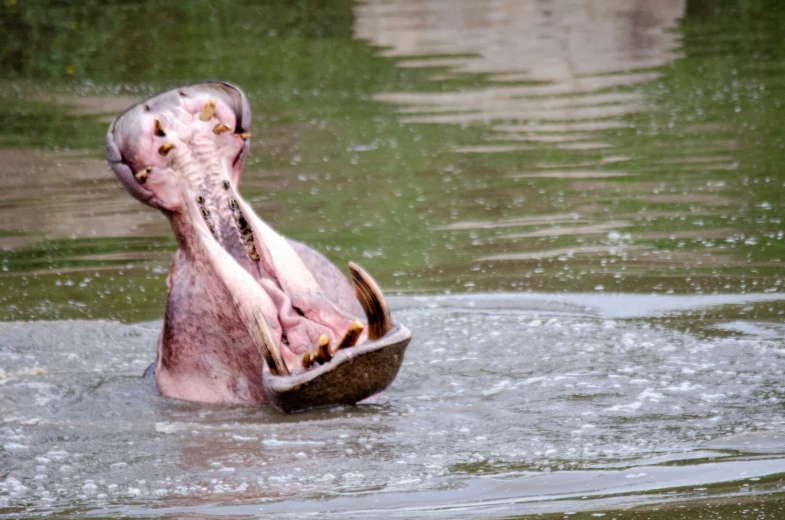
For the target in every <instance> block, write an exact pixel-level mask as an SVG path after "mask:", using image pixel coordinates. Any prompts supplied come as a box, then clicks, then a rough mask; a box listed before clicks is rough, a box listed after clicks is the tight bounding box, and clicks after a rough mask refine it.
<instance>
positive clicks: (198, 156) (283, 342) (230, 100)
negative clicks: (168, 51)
mask: <svg viewBox="0 0 785 520" xmlns="http://www.w3.org/2000/svg"><path fill="white" fill-rule="evenodd" d="M250 119H251V115H250V109H249V107H248V103H247V101H246V99H245V96H244V94H243V93H242V91H240V90H239V89H238V88H236V87H234V86H233V85H230V84H227V83H219V82H215V83H202V84H198V85H191V86H187V87H181V88H179V89H175V90H171V91H169V92H166V93H163V94H160V95H158V96H155V97H153V98H151V99H149V100H147V101H146V102H144V103H140V104H138V105H136V106H134V107H132V108H130V109H129V110H128V111H126V112H125V113H123V114H121V115H120V116H118V118H117V119H115V121H114V122H113V123H112V125H111V127H110V129H109V132H108V134H107V160H108V161H109V163H110V165H111V166H112V169H113V170H114V172H115V174H116V175H117V177H118V179H120V181H121V182H122V183H123V185H124V186H125V188H126V189H127V190H128V192H129V193H130V194H131V195H133V196H134V197H136V198H137V199H139V200H140V201H142V202H144V203H145V204H148V205H150V206H152V207H155V208H158V209H160V210H161V211H162V212H163V213H164V214H165V215H166V216H167V218H168V219H169V222H170V224H171V226H172V230H173V231H174V234H175V236H176V237H177V244H178V250H177V253H176V254H175V257H174V260H173V262H172V268H171V272H170V274H169V276H168V278H167V286H168V288H169V297H168V300H167V305H166V315H165V318H164V326H163V331H162V333H161V336H160V339H159V341H158V357H157V361H156V364H155V378H156V384H157V387H158V389H159V391H160V392H161V393H162V394H163V395H165V396H169V397H175V398H179V399H185V400H191V401H200V402H205V403H236V404H247V405H251V404H264V403H267V402H269V400H270V395H269V393H266V392H265V388H264V385H263V379H264V378H265V377H271V374H270V373H269V372H266V371H265V364H267V365H271V366H270V367H269V370H270V371H272V372H273V373H275V374H277V375H284V376H285V375H288V373H292V374H294V375H297V374H298V373H302V372H304V371H307V370H308V369H309V368H312V367H315V366H317V365H319V364H324V363H327V361H329V358H330V356H329V355H327V359H320V362H319V363H316V364H315V363H313V362H312V361H311V362H310V364H309V359H310V358H314V357H316V353H317V351H318V347H317V345H318V343H319V342H320V339H321V340H322V342H323V343H324V342H325V341H326V340H325V336H326V337H327V338H329V342H330V346H328V347H327V351H328V352H329V351H330V350H332V349H335V348H336V347H337V345H338V344H339V343H342V342H343V344H342V347H347V346H348V347H351V346H352V345H354V344H357V345H361V344H363V343H364V342H366V340H367V339H368V338H369V334H371V339H374V340H378V341H377V343H379V344H383V343H384V337H383V336H384V334H385V333H386V332H387V330H389V329H390V328H391V325H389V324H388V325H386V326H383V327H382V328H381V329H380V330H381V332H377V333H374V332H373V331H374V327H373V326H371V325H372V324H371V323H369V324H368V326H364V327H363V328H362V331H361V332H360V331H359V327H360V325H361V324H360V323H358V318H359V317H360V316H361V314H362V313H361V305H359V304H358V300H357V299H356V298H355V290H354V289H353V288H352V285H350V284H349V282H348V281H347V280H346V278H345V277H344V276H343V275H342V273H341V272H340V271H339V270H338V269H337V268H336V267H335V266H333V265H332V264H331V263H330V262H329V261H327V260H326V259H325V258H324V257H323V256H322V255H321V254H319V253H318V252H316V251H314V250H312V249H310V248H309V247H307V246H305V245H303V244H299V243H297V242H294V241H290V240H287V239H286V238H284V237H282V236H281V235H279V234H278V233H276V232H275V231H274V230H273V229H272V228H270V227H269V226H268V225H267V224H266V223H265V222H264V221H262V220H261V219H260V218H259V217H258V216H257V215H256V214H255V213H254V211H253V210H252V208H251V207H250V206H249V205H248V204H247V203H246V202H245V201H244V200H243V199H242V197H241V196H240V194H239V193H238V191H237V190H238V183H239V180H240V174H241V172H242V169H243V167H244V164H245V159H246V156H247V154H248V146H249V139H248V131H249V130H250ZM353 274H354V273H353ZM361 284H362V283H361ZM370 284H371V286H373V287H375V284H373V283H372V282H370ZM355 288H357V283H355ZM377 291H378V288H377ZM357 294H358V295H359V294H360V292H358V293H357ZM378 298H379V300H380V301H381V305H382V306H383V299H382V297H381V293H380V292H378ZM373 299H374V298H371V300H373ZM361 302H363V301H362V299H361ZM372 307H373V305H371V308H369V307H368V305H366V303H363V305H362V308H363V309H364V310H365V311H366V314H368V316H369V319H371V317H372V316H373V315H374V314H375V311H374V308H372ZM377 307H378V305H377ZM376 310H378V309H376ZM384 311H385V312H386V307H385V308H384ZM377 314H378V313H377ZM387 316H388V321H389V315H388V314H387ZM374 320H375V323H376V324H377V325H378V322H379V319H378V318H374ZM350 329H351V330H350ZM377 329H378V327H377ZM260 330H261V331H263V332H264V334H262V333H261V332H260ZM369 331H370V332H369ZM405 332H406V334H408V331H405ZM260 338H262V340H260ZM263 338H268V340H269V341H268V342H267V343H265V341H263ZM349 339H351V340H349ZM347 342H348V343H347ZM270 343H272V344H270ZM371 343H373V342H369V343H368V344H369V345H370V344H371ZM399 343H400V342H399ZM405 343H408V338H406V341H405ZM356 348H358V349H360V348H361V347H356ZM404 348H405V344H404ZM266 349H267V350H266ZM269 350H272V351H273V354H274V356H273V355H272V354H266V352H267V351H269ZM349 350H350V351H351V350H352V349H351V348H349ZM358 351H359V350H358ZM400 357H401V360H402V351H401V354H400ZM276 358H277V359H278V360H279V361H278V363H279V365H280V364H281V363H282V364H283V365H285V366H284V367H283V368H280V367H279V368H277V369H276V363H275V360H276ZM303 358H305V360H304V359H303ZM348 358H351V356H348ZM348 358H347V359H348ZM396 360H397V358H396ZM265 362H266V363H265ZM399 364H400V362H398V365H399ZM281 370H282V371H283V372H281ZM326 371H329V369H326V370H322V372H326ZM395 372H397V367H396V368H395ZM347 373H349V374H350V375H349V376H341V377H352V376H351V371H349V372H347ZM394 375H395V374H394V373H393V374H392V377H394ZM388 376H389V374H388ZM365 377H368V375H367V374H366V375H365ZM391 380H392V379H391V378H390V381H391ZM333 384H334V383H333ZM386 384H389V383H386ZM386 384H384V386H386ZM377 386H379V385H377ZM327 391H328V392H329V390H327ZM369 391H370V390H367V389H366V390H365V392H366V393H367V392H369ZM356 397H357V396H355V397H353V398H351V399H349V398H346V397H343V398H336V399H338V401H340V402H349V401H353V400H355V398H356ZM341 399H342V400H341ZM329 400H330V398H329V397H328V398H327V401H326V402H327V403H328V404H329ZM321 404H324V402H322V403H321Z"/></svg>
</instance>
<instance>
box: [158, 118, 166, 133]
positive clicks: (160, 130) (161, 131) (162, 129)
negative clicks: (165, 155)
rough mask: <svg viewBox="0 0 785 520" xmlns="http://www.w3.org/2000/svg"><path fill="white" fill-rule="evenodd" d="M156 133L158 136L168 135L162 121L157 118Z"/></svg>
mask: <svg viewBox="0 0 785 520" xmlns="http://www.w3.org/2000/svg"><path fill="white" fill-rule="evenodd" d="M155 135H157V136H158V137H166V132H164V128H163V127H162V126H161V122H160V121H159V120H157V119H156V120H155Z"/></svg>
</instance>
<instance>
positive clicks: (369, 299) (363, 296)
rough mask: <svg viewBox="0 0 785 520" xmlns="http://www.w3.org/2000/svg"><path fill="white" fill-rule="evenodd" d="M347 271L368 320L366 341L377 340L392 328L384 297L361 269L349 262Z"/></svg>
mask: <svg viewBox="0 0 785 520" xmlns="http://www.w3.org/2000/svg"><path fill="white" fill-rule="evenodd" d="M349 271H350V272H351V274H352V285H354V292H355V294H356V295H357V299H358V300H359V301H360V305H361V306H362V308H363V310H364V311H365V316H366V317H367V318H368V339H379V338H381V337H382V336H384V335H385V334H387V331H389V330H390V329H391V328H392V318H391V317H390V309H389V308H387V303H386V302H385V301H384V295H383V294H382V291H381V289H379V286H378V285H376V282H375V281H374V279H373V278H371V275H369V274H368V273H366V272H365V270H363V268H362V267H360V266H359V265H357V264H355V263H354V262H349Z"/></svg>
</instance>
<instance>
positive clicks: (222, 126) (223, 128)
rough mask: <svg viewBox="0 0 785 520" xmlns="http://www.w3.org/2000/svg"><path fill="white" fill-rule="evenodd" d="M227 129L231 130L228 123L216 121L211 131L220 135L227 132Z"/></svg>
mask: <svg viewBox="0 0 785 520" xmlns="http://www.w3.org/2000/svg"><path fill="white" fill-rule="evenodd" d="M229 130H231V128H229V125H227V124H226V123H218V124H217V125H215V128H213V133H214V134H215V135H221V134H222V133H224V132H228V131H229Z"/></svg>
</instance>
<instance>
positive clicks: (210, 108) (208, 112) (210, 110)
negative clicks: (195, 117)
mask: <svg viewBox="0 0 785 520" xmlns="http://www.w3.org/2000/svg"><path fill="white" fill-rule="evenodd" d="M213 114H215V100H214V99H211V100H210V101H208V102H207V103H205V104H204V108H203V109H202V114H201V115H200V116H199V119H201V120H202V121H209V120H210V119H212V117H213Z"/></svg>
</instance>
